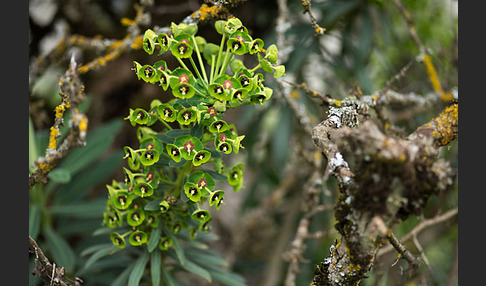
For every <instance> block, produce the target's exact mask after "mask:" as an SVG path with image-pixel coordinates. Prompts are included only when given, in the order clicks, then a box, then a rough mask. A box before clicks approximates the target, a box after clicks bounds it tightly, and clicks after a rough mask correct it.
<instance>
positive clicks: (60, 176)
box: [47, 168, 71, 184]
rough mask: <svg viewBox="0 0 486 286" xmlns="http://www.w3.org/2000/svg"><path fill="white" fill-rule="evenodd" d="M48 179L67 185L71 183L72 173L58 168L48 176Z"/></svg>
mask: <svg viewBox="0 0 486 286" xmlns="http://www.w3.org/2000/svg"><path fill="white" fill-rule="evenodd" d="M47 177H48V178H49V179H51V180H52V181H54V182H56V183H60V184H66V183H69V181H71V173H70V172H69V171H68V170H66V169H63V168H56V169H54V170H52V171H51V172H50V173H49V174H47Z"/></svg>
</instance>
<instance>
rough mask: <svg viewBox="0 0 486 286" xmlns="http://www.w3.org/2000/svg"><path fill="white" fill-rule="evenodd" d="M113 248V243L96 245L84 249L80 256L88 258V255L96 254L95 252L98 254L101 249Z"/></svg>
mask: <svg viewBox="0 0 486 286" xmlns="http://www.w3.org/2000/svg"><path fill="white" fill-rule="evenodd" d="M112 246H113V243H102V244H95V245H92V246H90V247H88V248H86V249H84V250H83V251H81V253H80V254H79V255H80V256H86V255H88V254H91V253H94V252H96V251H98V250H100V249H106V248H111V247H112Z"/></svg>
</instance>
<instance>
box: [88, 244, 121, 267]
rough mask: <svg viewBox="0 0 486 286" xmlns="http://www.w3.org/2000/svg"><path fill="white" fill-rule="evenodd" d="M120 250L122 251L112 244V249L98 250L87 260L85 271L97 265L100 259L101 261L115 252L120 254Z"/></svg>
mask: <svg viewBox="0 0 486 286" xmlns="http://www.w3.org/2000/svg"><path fill="white" fill-rule="evenodd" d="M119 250H120V248H118V247H116V246H114V245H113V244H111V246H110V247H106V248H101V249H99V250H97V251H96V252H94V253H93V254H92V255H91V256H90V257H89V258H88V260H86V263H85V264H84V268H85V269H86V268H89V267H90V266H91V265H92V264H93V263H95V262H96V261H98V260H99V259H101V258H103V257H105V256H107V255H111V254H113V253H115V252H118V251H119Z"/></svg>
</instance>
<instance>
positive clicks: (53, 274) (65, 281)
mask: <svg viewBox="0 0 486 286" xmlns="http://www.w3.org/2000/svg"><path fill="white" fill-rule="evenodd" d="M29 251H30V252H31V253H34V254H35V267H34V270H33V274H35V275H37V276H39V277H41V278H44V277H46V278H47V279H49V280H50V283H49V285H61V286H67V285H75V286H80V285H81V283H83V280H81V279H80V278H78V277H75V278H74V280H73V279H70V278H68V277H66V272H65V270H64V267H61V268H59V267H56V264H55V263H54V264H52V263H51V262H50V261H49V259H48V258H47V257H46V256H45V254H44V252H43V251H42V249H41V248H40V247H39V245H37V242H36V241H35V240H34V239H33V238H32V237H31V236H30V235H29ZM38 263H39V264H40V265H39V264H38Z"/></svg>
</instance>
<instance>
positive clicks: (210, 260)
mask: <svg viewBox="0 0 486 286" xmlns="http://www.w3.org/2000/svg"><path fill="white" fill-rule="evenodd" d="M186 256H187V258H189V259H190V260H192V261H194V262H195V263H197V264H199V265H201V266H204V265H214V266H219V267H221V266H226V265H228V262H227V261H226V260H224V258H223V257H221V256H220V255H219V254H218V253H217V252H215V251H212V250H210V249H191V251H187V255H186Z"/></svg>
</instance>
